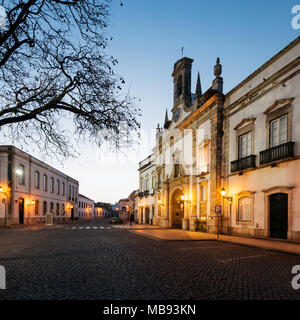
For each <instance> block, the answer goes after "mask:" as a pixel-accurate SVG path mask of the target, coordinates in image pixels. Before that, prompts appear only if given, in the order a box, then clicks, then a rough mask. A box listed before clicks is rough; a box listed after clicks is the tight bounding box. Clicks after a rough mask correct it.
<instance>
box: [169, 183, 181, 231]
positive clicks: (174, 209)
mask: <svg viewBox="0 0 300 320" xmlns="http://www.w3.org/2000/svg"><path fill="white" fill-rule="evenodd" d="M182 196H183V193H182V191H181V189H176V190H175V191H174V192H173V193H172V195H171V199H170V214H171V225H172V228H179V229H181V228H182V219H183V217H184V202H183V200H182Z"/></svg>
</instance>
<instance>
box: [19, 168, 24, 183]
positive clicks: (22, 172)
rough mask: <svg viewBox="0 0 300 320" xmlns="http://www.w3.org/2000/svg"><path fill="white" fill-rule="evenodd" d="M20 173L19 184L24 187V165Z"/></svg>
mask: <svg viewBox="0 0 300 320" xmlns="http://www.w3.org/2000/svg"><path fill="white" fill-rule="evenodd" d="M18 171H19V184H22V185H24V184H25V167H24V166H23V165H22V164H20V165H19V169H18Z"/></svg>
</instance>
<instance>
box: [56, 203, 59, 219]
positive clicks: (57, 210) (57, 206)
mask: <svg viewBox="0 0 300 320" xmlns="http://www.w3.org/2000/svg"><path fill="white" fill-rule="evenodd" d="M56 215H57V216H59V203H57V204H56Z"/></svg>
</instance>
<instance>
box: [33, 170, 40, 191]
mask: <svg viewBox="0 0 300 320" xmlns="http://www.w3.org/2000/svg"><path fill="white" fill-rule="evenodd" d="M34 186H35V188H36V189H39V188H40V173H39V172H38V171H35V172H34Z"/></svg>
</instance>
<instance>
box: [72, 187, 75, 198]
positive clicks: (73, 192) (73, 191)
mask: <svg viewBox="0 0 300 320" xmlns="http://www.w3.org/2000/svg"><path fill="white" fill-rule="evenodd" d="M74 195H75V190H74V186H73V187H72V201H74V198H75V196H74Z"/></svg>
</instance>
